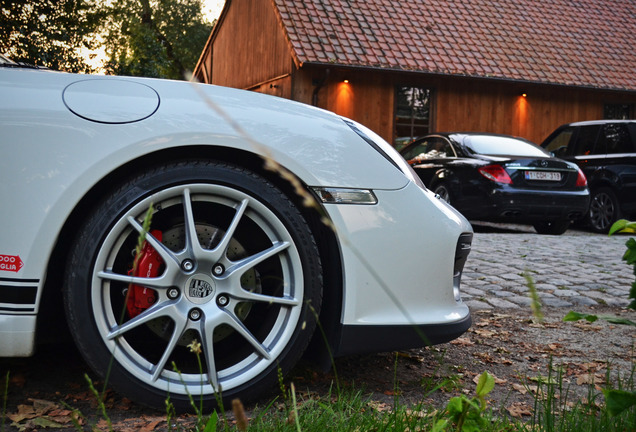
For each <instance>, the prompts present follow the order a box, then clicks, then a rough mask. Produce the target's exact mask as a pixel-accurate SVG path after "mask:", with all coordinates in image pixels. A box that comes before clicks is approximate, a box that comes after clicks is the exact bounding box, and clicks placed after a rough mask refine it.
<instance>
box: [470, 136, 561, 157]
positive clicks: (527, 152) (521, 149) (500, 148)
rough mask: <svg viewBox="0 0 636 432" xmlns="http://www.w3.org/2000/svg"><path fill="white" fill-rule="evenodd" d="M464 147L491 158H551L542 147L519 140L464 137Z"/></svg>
mask: <svg viewBox="0 0 636 432" xmlns="http://www.w3.org/2000/svg"><path fill="white" fill-rule="evenodd" d="M464 145H465V146H466V147H468V149H469V150H470V151H472V152H473V153H476V154H483V155H489V156H496V155H506V156H528V157H549V156H550V154H549V153H548V152H546V151H545V150H543V149H542V148H541V147H539V146H537V145H535V144H533V143H531V142H530V141H526V140H523V139H518V138H510V137H502V136H493V135H473V136H466V137H464Z"/></svg>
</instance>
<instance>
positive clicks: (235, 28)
mask: <svg viewBox="0 0 636 432" xmlns="http://www.w3.org/2000/svg"><path fill="white" fill-rule="evenodd" d="M212 50H213V52H212V56H213V60H214V61H213V62H212V83H213V84H219V85H224V86H228V87H235V88H243V89H247V88H252V89H254V88H255V87H258V89H259V90H265V89H267V90H276V93H277V94H278V95H281V96H284V97H288V98H289V97H291V85H290V84H286V85H285V88H284V89H283V87H281V86H280V85H281V83H280V82H270V81H271V80H274V81H278V80H280V79H281V77H285V76H289V75H290V74H291V72H292V69H294V67H293V61H292V57H291V53H290V51H289V46H288V44H287V41H286V39H285V37H284V33H283V30H282V28H281V27H280V25H279V23H278V20H277V18H276V14H275V12H274V8H273V5H272V3H271V1H269V0H257V1H255V0H232V2H231V3H230V6H229V9H228V10H227V14H226V16H225V18H224V21H223V23H222V25H221V26H220V27H219V29H218V33H217V35H216V37H215V39H214V41H213V46H212ZM270 84H272V85H273V86H274V85H279V87H269V85H270ZM261 86H262V89H261ZM279 89H280V92H279V91H278V90H279ZM283 90H286V94H283V93H284V92H283Z"/></svg>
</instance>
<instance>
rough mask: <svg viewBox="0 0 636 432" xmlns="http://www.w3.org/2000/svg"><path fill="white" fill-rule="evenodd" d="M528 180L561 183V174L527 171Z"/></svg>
mask: <svg viewBox="0 0 636 432" xmlns="http://www.w3.org/2000/svg"><path fill="white" fill-rule="evenodd" d="M526 180H544V181H560V180H561V173H560V172H554V171H526Z"/></svg>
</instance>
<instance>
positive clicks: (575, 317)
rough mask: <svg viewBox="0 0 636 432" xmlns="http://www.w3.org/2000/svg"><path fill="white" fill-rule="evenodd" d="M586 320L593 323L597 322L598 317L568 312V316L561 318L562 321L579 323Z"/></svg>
mask: <svg viewBox="0 0 636 432" xmlns="http://www.w3.org/2000/svg"><path fill="white" fill-rule="evenodd" d="M582 319H584V320H586V321H589V322H594V321H596V320H598V316H596V315H588V314H582V313H579V312H574V311H570V312H568V314H567V315H566V316H564V317H563V321H566V322H567V321H579V320H582Z"/></svg>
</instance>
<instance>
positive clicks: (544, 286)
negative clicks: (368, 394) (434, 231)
mask: <svg viewBox="0 0 636 432" xmlns="http://www.w3.org/2000/svg"><path fill="white" fill-rule="evenodd" d="M473 227H474V229H475V237H474V239H473V247H472V251H471V253H470V255H469V257H468V261H467V263H466V266H465V269H464V274H463V276H462V297H463V299H464V301H465V302H466V303H467V304H468V305H469V307H470V308H471V309H472V310H477V309H499V308H503V309H514V308H520V307H523V308H525V307H529V304H530V299H529V296H528V291H529V288H528V286H527V283H526V280H525V278H524V277H523V273H524V272H528V274H530V275H531V276H532V278H533V279H534V282H535V285H536V288H537V292H538V294H539V296H540V297H541V301H542V303H543V305H545V306H551V307H564V308H567V307H575V306H576V307H578V308H581V307H583V306H595V305H608V306H618V307H624V306H627V304H628V303H629V301H628V295H629V289H630V286H631V283H632V282H633V281H634V278H635V276H634V274H633V270H632V267H631V266H629V265H628V264H627V263H625V261H622V260H621V258H622V256H623V254H624V252H625V250H626V248H625V242H626V241H627V239H628V238H629V237H628V236H614V237H608V236H607V235H602V234H594V233H589V232H585V231H578V230H569V231H567V232H566V233H565V234H563V235H560V236H550V235H539V234H536V233H535V232H534V230H533V229H532V228H531V227H528V226H523V225H519V226H516V225H496V224H481V223H477V222H475V223H473ZM581 312H583V311H581Z"/></svg>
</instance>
